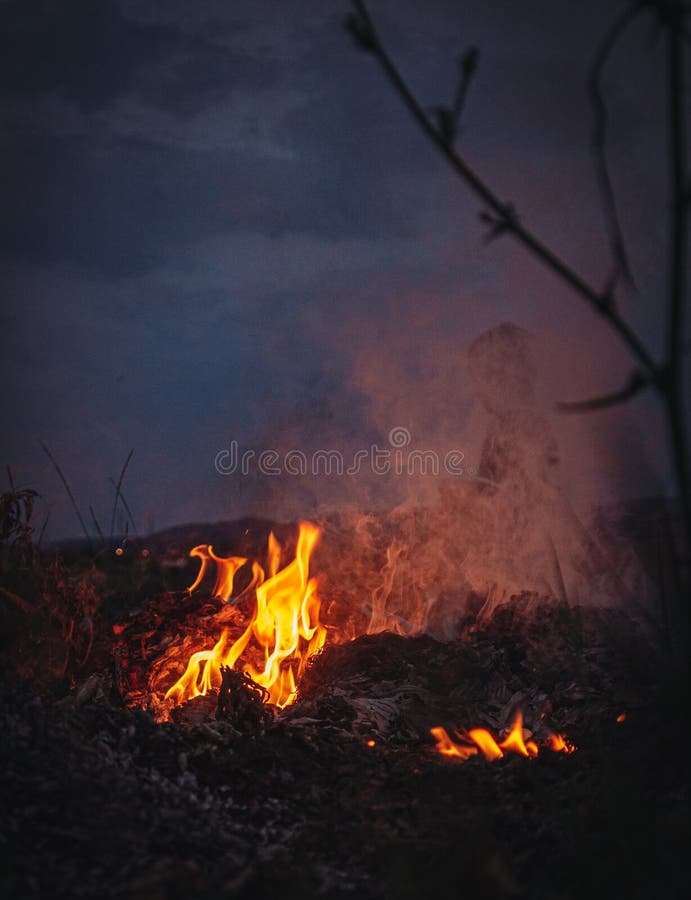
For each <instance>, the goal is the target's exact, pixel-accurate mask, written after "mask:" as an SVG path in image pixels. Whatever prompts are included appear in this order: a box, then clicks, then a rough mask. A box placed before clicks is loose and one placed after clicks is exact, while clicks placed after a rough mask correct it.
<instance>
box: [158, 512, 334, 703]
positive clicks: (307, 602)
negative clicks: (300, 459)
mask: <svg viewBox="0 0 691 900" xmlns="http://www.w3.org/2000/svg"><path fill="white" fill-rule="evenodd" d="M319 533H320V532H319V529H318V528H317V527H316V526H315V525H312V524H310V523H308V522H303V523H302V524H301V525H300V532H299V536H298V541H297V549H296V553H295V559H294V560H293V561H292V562H290V563H288V564H287V565H286V566H285V567H283V568H281V555H282V550H281V546H280V544H279V543H278V541H277V540H276V538H275V537H274V535H273V532H272V533H271V534H270V535H269V547H268V563H267V568H266V571H265V570H264V569H263V568H262V566H260V565H259V563H257V562H253V563H252V564H251V572H252V576H251V581H250V583H249V585H247V586H246V587H245V588H244V590H243V592H242V595H241V596H245V597H251V598H252V599H253V600H254V609H253V613H252V615H251V618H250V621H249V623H248V625H247V627H246V628H245V630H244V631H243V633H242V634H241V635H240V636H239V637H238V638H237V639H236V640H232V637H231V631H230V628H229V627H223V628H222V630H221V636H220V637H219V639H218V640H217V642H216V643H215V644H214V646H213V648H211V649H210V650H197V651H195V652H194V653H192V655H191V656H190V658H189V662H188V663H187V668H186V669H185V671H184V673H183V675H182V676H181V677H180V678H179V679H178V680H177V681H176V682H175V684H174V685H172V687H170V688H168V690H167V691H166V694H165V700H172V701H173V703H175V704H179V703H182V702H184V701H186V700H191V699H193V698H194V697H197V696H199V695H204V694H206V693H208V692H209V691H210V690H215V691H217V690H218V689H219V687H220V685H221V681H222V674H221V673H222V671H223V669H225V668H227V669H233V668H234V666H235V665H236V663H237V662H238V660H239V659H240V657H241V656H242V655H243V653H244V652H245V650H246V649H247V648H248V645H249V644H250V641H251V640H252V639H253V638H254V640H255V642H256V644H257V645H258V647H259V648H260V650H261V651H262V652H263V657H264V659H263V664H262V665H255V664H253V663H252V662H246V663H245V669H244V671H245V673H246V674H247V675H248V676H249V677H250V679H251V680H252V682H254V683H255V684H256V685H258V686H259V687H260V688H261V689H263V690H264V691H265V700H266V701H267V702H270V703H272V704H274V705H276V706H278V707H279V708H283V707H284V706H287V705H288V704H289V703H292V702H293V700H294V699H295V693H296V690H297V686H296V678H299V677H300V674H301V673H302V671H303V670H304V668H305V665H306V663H307V660H308V659H309V658H310V656H312V655H314V654H315V653H317V652H318V651H319V650H320V649H321V648H322V646H323V645H324V640H325V638H326V629H325V628H324V626H323V625H321V624H320V622H319V609H320V606H321V601H320V599H319V597H318V594H317V583H316V580H315V579H314V578H310V577H309V563H310V557H311V555H312V551H313V550H314V547H315V544H316V542H317V540H318V539H319ZM190 555H191V556H194V557H197V558H199V559H200V560H201V568H200V570H199V574H198V576H197V578H196V579H195V581H194V583H193V584H192V585H191V587H190V588H189V591H190V593H191V592H192V591H194V590H195V589H196V588H197V587H198V586H199V585H200V583H201V581H202V579H203V577H204V574H205V572H206V568H207V565H208V562H209V560H213V561H214V562H215V564H216V567H217V575H216V584H215V586H214V596H216V597H219V598H220V599H222V600H223V601H225V602H227V601H229V600H230V598H231V597H232V595H233V587H234V582H235V576H236V574H237V573H238V572H239V571H240V570H241V569H242V568H243V567H244V566H245V565H246V564H247V563H248V560H247V559H245V558H243V557H238V556H229V557H220V556H218V555H217V554H215V553H214V551H213V548H212V547H202V546H198V547H195V548H194V549H193V550H192V551H191V553H190ZM267 574H268V577H267ZM240 599H241V597H240V598H238V600H240Z"/></svg>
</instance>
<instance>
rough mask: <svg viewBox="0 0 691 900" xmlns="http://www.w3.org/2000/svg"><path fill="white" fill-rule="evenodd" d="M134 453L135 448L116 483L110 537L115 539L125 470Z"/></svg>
mask: <svg viewBox="0 0 691 900" xmlns="http://www.w3.org/2000/svg"><path fill="white" fill-rule="evenodd" d="M133 453H134V448H132V449H131V450H130V452H129V453H128V454H127V459H126V460H125V462H124V463H123V466H122V469H120V477H119V478H118V483H117V484H116V485H115V501H114V503H113V515H112V516H111V519H110V539H111V540H112V539H113V532H114V531H115V515H116V513H117V511H118V499H119V498H120V496H121V494H120V488H121V487H122V482H123V479H124V477H125V472H126V471H127V466H129V464H130V460H131V459H132V454H133Z"/></svg>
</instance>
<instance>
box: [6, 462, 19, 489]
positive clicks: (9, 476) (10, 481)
mask: <svg viewBox="0 0 691 900" xmlns="http://www.w3.org/2000/svg"><path fill="white" fill-rule="evenodd" d="M5 468H6V469H7V480H8V481H9V483H10V490H11V491H12V493H13V494H16V493H17V488H16V487H15V485H14V478H13V477H12V469H11V468H10V465H9V463H8V464H7V466H6V467H5Z"/></svg>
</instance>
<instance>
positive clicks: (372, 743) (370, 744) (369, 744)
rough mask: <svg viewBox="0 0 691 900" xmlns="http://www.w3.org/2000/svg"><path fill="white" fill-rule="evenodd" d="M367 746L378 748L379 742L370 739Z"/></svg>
mask: <svg viewBox="0 0 691 900" xmlns="http://www.w3.org/2000/svg"><path fill="white" fill-rule="evenodd" d="M367 746H368V747H376V746H377V742H376V741H373V740H371V739H370V740H369V741H367Z"/></svg>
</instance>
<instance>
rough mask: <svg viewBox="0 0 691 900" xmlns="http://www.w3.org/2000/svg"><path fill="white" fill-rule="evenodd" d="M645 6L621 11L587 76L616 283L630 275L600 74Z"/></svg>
mask: <svg viewBox="0 0 691 900" xmlns="http://www.w3.org/2000/svg"><path fill="white" fill-rule="evenodd" d="M644 7H645V0H643V2H641V0H639V2H637V3H635V4H633V5H632V6H630V7H628V8H626V9H624V10H623V11H622V12H621V13H620V15H619V16H618V17H617V19H616V20H615V21H614V23H613V24H612V26H611V28H610V29H609V31H608V32H607V33H606V34H605V36H604V38H603V39H602V42H601V43H600V46H599V48H598V50H597V52H596V54H595V57H594V59H593V63H592V66H591V69H590V73H589V75H588V97H589V98H590V105H591V106H592V110H593V127H592V132H591V141H590V146H591V151H592V154H593V164H594V167H595V176H596V178H597V182H598V187H599V189H600V197H601V200H602V208H603V212H604V216H605V227H606V229H607V234H608V236H609V245H610V250H611V253H612V257H613V260H614V266H615V269H614V274H613V277H612V279H611V280H612V281H613V282H615V283H616V281H617V280H618V278H619V276H620V275H623V276H624V278H625V279H626V280H627V281H628V282H629V284H633V274H632V271H631V266H630V264H629V259H628V254H627V252H626V245H625V242H624V235H623V233H622V230H621V225H620V223H619V215H618V213H617V203H616V198H615V195H614V188H613V187H612V180H611V178H610V174H609V165H608V163H607V150H606V143H607V106H606V104H605V100H604V97H603V93H602V74H603V71H604V68H605V65H606V64H607V61H608V60H609V57H610V54H611V53H612V50H613V49H614V46H615V45H616V43H617V41H618V40H619V39H620V38H621V36H622V34H623V33H624V31H625V30H626V29H627V28H628V26H629V25H630V24H631V23H632V22H633V21H634V19H635V18H636V17H637V16H638V15H639V14H640V13H641V12H642V11H643V9H644Z"/></svg>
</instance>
